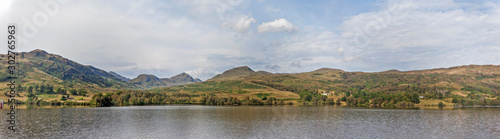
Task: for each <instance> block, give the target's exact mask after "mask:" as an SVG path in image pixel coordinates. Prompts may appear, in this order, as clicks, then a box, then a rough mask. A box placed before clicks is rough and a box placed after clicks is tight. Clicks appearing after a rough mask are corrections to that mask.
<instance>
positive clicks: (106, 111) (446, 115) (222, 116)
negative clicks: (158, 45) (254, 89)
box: [0, 105, 500, 139]
mask: <svg viewBox="0 0 500 139" xmlns="http://www.w3.org/2000/svg"><path fill="white" fill-rule="evenodd" d="M0 112H1V113H3V114H2V115H1V118H2V121H1V122H0V123H1V124H0V125H1V128H0V131H1V132H0V133H1V138H496V139H498V138H500V108H465V109H454V110H418V109H417V110H413V109H370V108H355V107H338V106H318V107H266V106H255V107H252V106H248V107H247V106H238V107H230V106H192V105H191V106H133V107H104V108H103V107H99V108H37V109H18V110H17V112H18V118H17V122H18V123H19V125H18V126H17V127H16V128H17V130H19V132H17V133H16V134H12V133H10V131H8V130H7V125H8V124H7V121H6V119H7V117H6V116H7V115H6V114H5V113H7V111H6V110H5V109H4V110H0Z"/></svg>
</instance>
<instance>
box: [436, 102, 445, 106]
mask: <svg viewBox="0 0 500 139" xmlns="http://www.w3.org/2000/svg"><path fill="white" fill-rule="evenodd" d="M444 106H446V105H444V104H443V102H439V104H438V107H444Z"/></svg>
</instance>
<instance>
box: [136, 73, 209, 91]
mask: <svg viewBox="0 0 500 139" xmlns="http://www.w3.org/2000/svg"><path fill="white" fill-rule="evenodd" d="M198 82H202V81H201V80H200V79H198V78H196V79H193V77H191V76H190V75H189V74H187V73H181V74H178V75H175V76H172V77H170V78H158V77H156V76H154V75H147V74H141V75H139V76H137V77H136V78H134V79H132V80H130V81H128V83H131V84H134V85H136V86H138V87H141V88H143V89H151V88H159V87H169V86H176V85H184V84H191V83H198Z"/></svg>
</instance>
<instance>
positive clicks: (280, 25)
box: [258, 18, 298, 33]
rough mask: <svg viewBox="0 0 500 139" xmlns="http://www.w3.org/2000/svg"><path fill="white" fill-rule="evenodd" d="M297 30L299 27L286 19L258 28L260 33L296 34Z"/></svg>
mask: <svg viewBox="0 0 500 139" xmlns="http://www.w3.org/2000/svg"><path fill="white" fill-rule="evenodd" d="M297 30H298V29H297V27H295V26H294V25H293V24H292V23H290V22H288V20H286V19H284V18H280V19H276V20H274V21H273V22H264V23H262V24H261V25H260V26H259V27H258V31H259V32H260V33H264V32H281V31H286V32H295V31H297Z"/></svg>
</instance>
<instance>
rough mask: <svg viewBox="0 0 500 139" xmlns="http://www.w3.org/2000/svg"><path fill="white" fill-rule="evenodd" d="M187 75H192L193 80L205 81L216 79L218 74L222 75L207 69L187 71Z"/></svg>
mask: <svg viewBox="0 0 500 139" xmlns="http://www.w3.org/2000/svg"><path fill="white" fill-rule="evenodd" d="M186 73H187V74H189V75H191V76H192V77H193V78H200V79H202V80H204V81H205V80H207V79H210V78H212V77H214V76H215V75H217V74H220V73H221V72H218V71H215V70H211V69H207V68H196V69H193V70H188V71H186Z"/></svg>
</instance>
